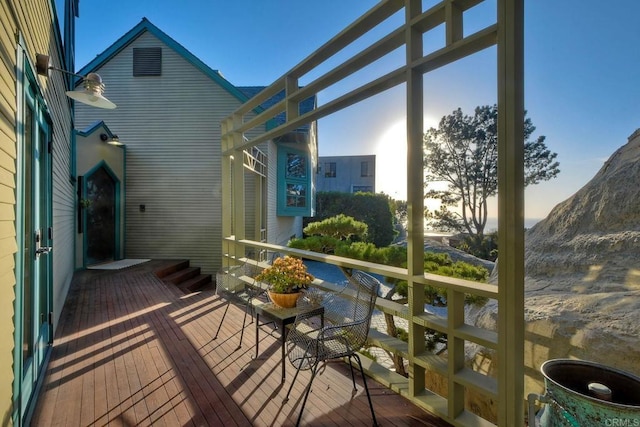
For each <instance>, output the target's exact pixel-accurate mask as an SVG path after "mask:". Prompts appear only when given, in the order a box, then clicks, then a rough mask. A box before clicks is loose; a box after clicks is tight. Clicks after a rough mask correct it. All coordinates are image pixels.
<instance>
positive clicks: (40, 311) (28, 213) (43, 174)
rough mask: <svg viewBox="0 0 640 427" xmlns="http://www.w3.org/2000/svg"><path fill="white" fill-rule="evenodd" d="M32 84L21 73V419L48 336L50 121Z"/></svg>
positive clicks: (18, 311)
mask: <svg viewBox="0 0 640 427" xmlns="http://www.w3.org/2000/svg"><path fill="white" fill-rule="evenodd" d="M27 71H28V70H27ZM29 77H31V78H29ZM36 87H37V86H36V85H35V82H34V80H33V76H32V75H30V74H29V73H26V74H25V79H24V102H23V129H22V132H23V133H22V137H23V138H22V143H21V146H20V147H19V151H20V168H21V169H20V172H21V173H19V188H18V195H19V205H18V206H19V207H18V214H19V215H20V220H19V221H18V224H19V225H18V230H19V236H20V239H19V240H20V242H21V248H22V249H21V251H20V253H19V256H18V258H17V269H18V287H17V292H16V304H17V305H16V334H18V336H17V339H16V341H17V342H18V343H20V342H21V355H20V357H19V358H18V361H19V366H18V367H16V379H18V378H20V379H21V382H20V390H19V396H20V397H19V399H20V402H19V403H20V414H21V415H20V419H21V420H20V421H22V418H23V417H24V414H25V413H27V408H28V405H29V404H30V403H31V402H32V400H33V396H34V394H35V386H36V384H37V383H38V380H39V378H40V375H42V374H43V373H42V370H43V368H44V362H45V360H46V355H47V351H48V350H49V344H50V343H51V340H52V325H51V321H50V318H49V317H50V313H51V309H52V303H51V293H52V290H51V238H52V236H51V233H52V230H51V164H50V163H51V159H50V153H49V141H50V125H49V122H48V116H47V114H46V110H45V107H44V101H43V100H42V98H41V97H40V96H39V95H38V92H37V90H36ZM20 211H21V212H20Z"/></svg>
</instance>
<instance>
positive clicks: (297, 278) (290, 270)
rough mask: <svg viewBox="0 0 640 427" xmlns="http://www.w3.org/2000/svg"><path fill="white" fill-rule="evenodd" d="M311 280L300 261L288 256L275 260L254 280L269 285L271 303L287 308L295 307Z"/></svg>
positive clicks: (305, 267) (311, 277)
mask: <svg viewBox="0 0 640 427" xmlns="http://www.w3.org/2000/svg"><path fill="white" fill-rule="evenodd" d="M313 279H314V277H313V276H312V275H311V274H309V273H307V266H306V265H304V264H303V263H302V260H301V259H299V258H294V257H290V256H285V257H280V258H276V260H275V261H274V262H273V264H272V265H271V266H270V267H267V268H265V269H264V270H263V271H262V272H261V273H260V274H258V275H257V276H256V280H258V281H260V282H265V283H267V284H268V285H269V289H268V293H269V298H271V301H273V303H274V304H276V305H278V306H281V307H287V308H291V307H295V305H296V301H297V300H298V298H299V297H300V295H301V291H302V290H303V289H307V288H308V287H309V285H310V284H311V282H312V281H313ZM281 300H285V301H281Z"/></svg>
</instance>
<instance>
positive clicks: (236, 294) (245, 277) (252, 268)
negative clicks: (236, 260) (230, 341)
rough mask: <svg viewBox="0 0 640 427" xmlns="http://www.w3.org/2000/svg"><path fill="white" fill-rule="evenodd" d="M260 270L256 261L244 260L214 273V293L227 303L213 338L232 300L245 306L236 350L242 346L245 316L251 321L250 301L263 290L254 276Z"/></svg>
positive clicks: (215, 337)
mask: <svg viewBox="0 0 640 427" xmlns="http://www.w3.org/2000/svg"><path fill="white" fill-rule="evenodd" d="M260 271H262V268H261V267H260V266H259V265H258V263H257V262H249V261H245V262H244V263H243V264H240V265H235V266H231V267H228V268H225V269H222V270H220V271H218V273H217V274H216V295H218V296H219V297H220V298H225V299H226V300H227V304H226V306H225V309H224V313H223V314H222V318H221V319H220V323H219V324H218V329H217V330H216V334H215V335H214V337H213V339H214V340H215V339H217V338H218V334H219V333H220V329H221V328H222V324H223V323H224V319H225V317H226V315H227V311H228V310H229V305H230V304H231V302H232V301H237V302H239V303H241V304H242V305H244V306H245V310H244V318H243V319H242V329H241V331H240V342H239V343H238V347H237V348H236V350H239V349H240V348H242V338H243V337H244V329H245V327H246V326H247V317H249V316H251V322H249V324H251V323H253V310H252V303H251V301H252V300H253V299H254V298H259V297H260V296H261V295H262V294H263V293H265V290H264V289H262V288H260V287H259V286H257V284H256V282H255V277H256V276H257V275H258V274H259V273H260Z"/></svg>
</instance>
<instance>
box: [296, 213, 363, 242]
mask: <svg viewBox="0 0 640 427" xmlns="http://www.w3.org/2000/svg"><path fill="white" fill-rule="evenodd" d="M367 229H368V226H367V224H365V223H364V222H362V221H356V220H355V219H354V218H353V217H350V216H347V215H344V214H338V215H336V216H332V217H330V218H327V219H324V220H322V221H316V222H312V223H310V224H309V225H307V226H306V227H305V228H304V229H303V230H302V231H304V234H306V235H307V236H327V237H333V238H334V239H337V240H351V239H352V238H353V237H356V238H358V239H360V240H362V239H364V238H365V237H366V235H367Z"/></svg>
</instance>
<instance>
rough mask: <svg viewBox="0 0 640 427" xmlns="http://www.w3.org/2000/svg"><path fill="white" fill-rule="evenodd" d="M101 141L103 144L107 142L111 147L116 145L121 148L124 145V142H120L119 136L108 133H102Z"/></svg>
mask: <svg viewBox="0 0 640 427" xmlns="http://www.w3.org/2000/svg"><path fill="white" fill-rule="evenodd" d="M100 140H101V141H102V142H106V143H107V144H109V145H116V146H121V145H124V144H123V143H122V142H120V140H119V139H118V135H111V136H109V135H107V134H106V133H101V134H100Z"/></svg>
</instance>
